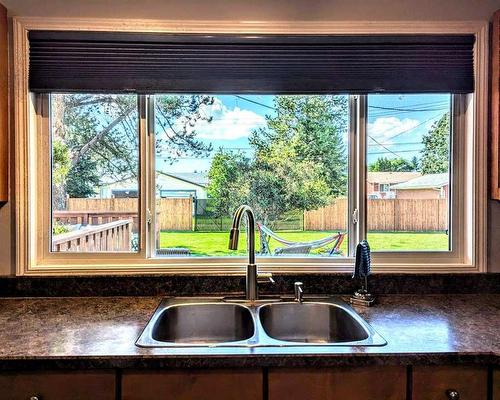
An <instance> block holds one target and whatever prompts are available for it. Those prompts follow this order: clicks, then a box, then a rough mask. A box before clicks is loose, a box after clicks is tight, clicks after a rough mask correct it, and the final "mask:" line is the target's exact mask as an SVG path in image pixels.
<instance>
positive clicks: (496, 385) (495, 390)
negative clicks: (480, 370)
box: [493, 369, 500, 400]
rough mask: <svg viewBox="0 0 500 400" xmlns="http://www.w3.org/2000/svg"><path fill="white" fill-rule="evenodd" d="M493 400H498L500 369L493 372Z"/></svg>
mask: <svg viewBox="0 0 500 400" xmlns="http://www.w3.org/2000/svg"><path fill="white" fill-rule="evenodd" d="M493 400H500V369H494V370H493Z"/></svg>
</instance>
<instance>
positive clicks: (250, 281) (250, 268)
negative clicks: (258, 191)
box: [229, 205, 258, 300]
mask: <svg viewBox="0 0 500 400" xmlns="http://www.w3.org/2000/svg"><path fill="white" fill-rule="evenodd" d="M243 215H246V216H247V231H248V240H247V247H248V265H247V273H246V297H247V300H257V298H258V293H257V265H255V216H254V213H253V210H252V209H251V208H250V207H249V206H247V205H242V206H240V207H238V209H237V210H236V212H235V213H234V217H233V225H232V227H231V231H230V233H229V250H237V249H238V239H239V236H240V224H241V219H242V218H243Z"/></svg>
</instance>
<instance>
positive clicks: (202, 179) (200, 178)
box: [157, 171, 208, 188]
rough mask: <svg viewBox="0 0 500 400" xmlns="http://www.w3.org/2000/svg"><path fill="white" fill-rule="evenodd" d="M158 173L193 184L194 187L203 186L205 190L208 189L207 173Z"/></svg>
mask: <svg viewBox="0 0 500 400" xmlns="http://www.w3.org/2000/svg"><path fill="white" fill-rule="evenodd" d="M157 172H158V173H159V174H162V175H165V176H170V177H171V178H174V179H179V180H181V181H184V182H188V183H192V184H193V185H197V186H201V187H203V188H206V187H207V186H208V175H207V174H206V173H205V172H175V173H173V172H164V171H157Z"/></svg>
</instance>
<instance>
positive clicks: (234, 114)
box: [193, 98, 266, 140]
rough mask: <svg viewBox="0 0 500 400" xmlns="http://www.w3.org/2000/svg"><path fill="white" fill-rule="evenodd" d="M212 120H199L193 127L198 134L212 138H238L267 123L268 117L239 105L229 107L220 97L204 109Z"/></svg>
mask: <svg viewBox="0 0 500 400" xmlns="http://www.w3.org/2000/svg"><path fill="white" fill-rule="evenodd" d="M202 113H203V114H204V115H205V116H211V117H212V121H211V122H207V121H198V122H197V123H196V124H195V126H194V127H193V129H194V130H196V133H197V136H198V137H200V138H203V139H211V140H236V139H240V138H244V137H248V136H249V135H250V133H251V132H252V130H254V129H256V128H259V127H262V126H264V125H265V124H266V119H265V118H264V117H263V116H262V115H259V114H257V113H255V112H253V111H250V110H242V109H241V108H239V107H234V108H233V109H229V108H227V107H226V106H225V105H224V104H223V103H222V102H221V101H220V100H219V99H217V98H216V99H215V101H214V104H212V105H210V106H205V107H204V108H203V110H202Z"/></svg>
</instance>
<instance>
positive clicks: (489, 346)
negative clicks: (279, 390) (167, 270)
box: [0, 294, 500, 369]
mask: <svg viewBox="0 0 500 400" xmlns="http://www.w3.org/2000/svg"><path fill="white" fill-rule="evenodd" d="M160 300H161V297H58V298H0V342H1V343H2V346H1V348H0V369H15V368H23V369H30V368H75V369H77V368H163V367H176V368H182V367H270V366H330V365H354V364H355V365H361V364H365V365H385V364H387V365H389V364H398V365H405V364H406V365H409V364H447V363H481V364H494V365H500V340H499V333H498V332H499V330H500V329H499V328H500V294H483V295H479V294H477V295H476V294H468V295H455V296H453V295H424V296H416V295H389V296H381V297H379V299H378V300H379V304H377V305H376V306H375V307H372V308H360V307H357V308H356V310H357V311H358V312H359V313H360V314H361V316H362V317H364V318H365V319H366V320H367V321H368V322H369V323H370V324H371V325H372V327H373V328H374V329H375V330H376V331H377V332H378V333H379V334H381V335H382V336H383V337H384V338H385V339H386V340H387V342H388V344H387V345H386V346H383V347H349V346H347V347H324V348H310V347H309V348H307V347H294V348H211V349H207V348H200V349H192V348H191V349H186V348H182V349H168V348H161V349H160V348H156V349H151V348H139V347H137V346H135V344H134V343H135V341H136V339H137V338H138V336H139V335H140V333H141V330H142V328H143V327H144V326H145V324H146V323H147V321H148V320H149V318H150V316H151V315H152V314H153V312H154V310H155V308H156V307H157V305H158V304H159V302H160Z"/></svg>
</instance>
